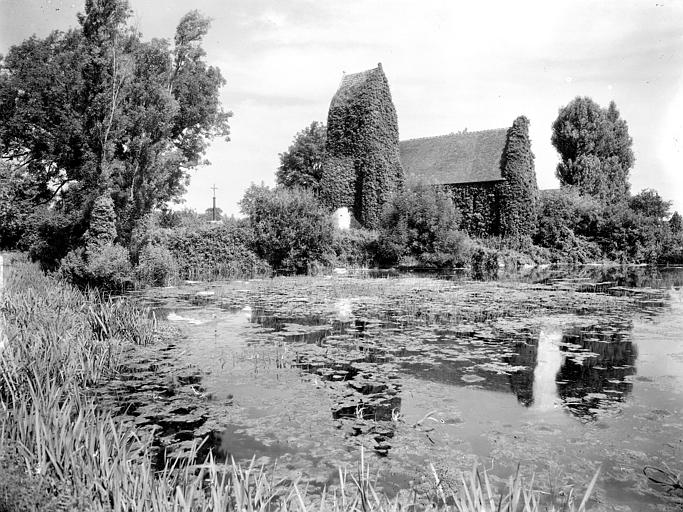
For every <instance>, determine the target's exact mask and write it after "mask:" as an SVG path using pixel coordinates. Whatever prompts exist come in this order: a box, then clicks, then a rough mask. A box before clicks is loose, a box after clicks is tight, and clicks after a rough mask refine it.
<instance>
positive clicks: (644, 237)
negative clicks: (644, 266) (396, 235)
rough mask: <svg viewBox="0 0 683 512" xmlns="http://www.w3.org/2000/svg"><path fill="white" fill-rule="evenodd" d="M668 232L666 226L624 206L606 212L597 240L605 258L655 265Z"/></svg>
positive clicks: (600, 224)
mask: <svg viewBox="0 0 683 512" xmlns="http://www.w3.org/2000/svg"><path fill="white" fill-rule="evenodd" d="M669 233H670V231H669V229H668V226H666V225H665V224H664V223H663V222H661V221H658V220H657V219H655V218H653V217H646V216H644V215H642V214H640V213H638V212H635V211H633V210H631V209H630V208H628V207H626V206H625V205H624V204H619V205H614V206H612V207H610V208H608V209H607V210H606V211H605V214H604V216H603V218H602V219H600V222H599V225H598V227H597V236H596V241H597V242H598V244H599V245H600V247H601V249H602V251H603V254H604V255H605V257H607V258H608V259H610V260H612V261H619V262H624V263H657V262H658V260H659V258H660V256H661V254H662V253H663V251H664V249H665V247H664V244H665V243H666V242H667V240H668V234H669Z"/></svg>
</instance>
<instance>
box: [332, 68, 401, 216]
mask: <svg viewBox="0 0 683 512" xmlns="http://www.w3.org/2000/svg"><path fill="white" fill-rule="evenodd" d="M339 159H343V160H341V161H340V160H339ZM350 162H353V172H349V171H350V167H349V165H350ZM323 168H324V169H329V170H328V172H327V180H326V179H325V177H323V180H324V181H326V185H323V186H322V189H323V190H324V189H325V187H327V190H329V191H330V192H329V195H330V197H331V198H332V199H333V201H337V202H336V203H334V206H346V205H347V204H343V203H344V202H349V203H350V197H349V191H351V190H353V203H352V204H348V205H349V206H352V207H353V213H354V216H355V217H356V219H357V220H358V221H359V222H360V223H361V224H363V225H364V226H366V227H369V228H376V227H377V226H378V225H379V221H380V216H381V212H382V207H383V206H384V204H385V203H386V202H387V200H388V199H389V197H390V196H391V195H392V194H393V193H394V192H395V191H396V190H398V189H400V188H401V187H402V185H403V168H402V167H401V162H400V157H399V146H398V120H397V117H396V109H395V107H394V104H393V101H392V99H391V92H390V90H389V82H388V81H387V78H386V76H385V75H384V72H383V71H382V66H381V65H379V66H378V67H377V68H376V69H372V70H369V71H365V72H363V73H359V74H356V75H349V76H348V77H345V78H344V80H343V81H342V84H341V86H340V88H339V90H338V91H337V94H336V95H335V97H334V98H333V100H332V104H331V105H330V111H329V114H328V118H327V156H326V162H325V163H324V164H323ZM323 174H324V175H325V170H324V171H323ZM324 194H326V192H321V195H324Z"/></svg>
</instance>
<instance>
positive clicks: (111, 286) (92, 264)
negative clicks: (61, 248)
mask: <svg viewBox="0 0 683 512" xmlns="http://www.w3.org/2000/svg"><path fill="white" fill-rule="evenodd" d="M59 275H60V277H62V278H64V279H66V280H68V281H69V282H70V283H72V284H73V285H75V286H78V287H79V288H85V287H91V288H99V289H101V290H104V291H122V290H125V289H127V288H130V286H131V285H132V282H133V281H132V266H131V263H130V258H129V256H128V250H127V249H126V248H125V247H122V246H120V245H117V244H109V245H102V246H98V248H97V250H96V251H88V250H85V249H83V248H78V249H74V250H73V251H69V253H68V254H67V255H66V256H65V257H64V258H63V259H62V261H61V263H60V267H59Z"/></svg>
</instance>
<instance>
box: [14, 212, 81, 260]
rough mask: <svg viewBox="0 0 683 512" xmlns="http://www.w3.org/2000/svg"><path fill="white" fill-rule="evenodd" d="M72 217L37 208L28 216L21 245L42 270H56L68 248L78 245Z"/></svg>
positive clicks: (78, 239)
mask: <svg viewBox="0 0 683 512" xmlns="http://www.w3.org/2000/svg"><path fill="white" fill-rule="evenodd" d="M74 226H75V220H74V216H73V215H68V214H64V213H63V212H61V211H56V210H51V209H49V208H47V207H39V208H36V210H35V211H34V212H33V213H32V214H31V215H30V216H29V218H28V221H27V227H26V232H25V233H24V238H23V240H22V245H23V246H25V247H28V253H29V256H30V257H31V259H32V260H33V261H38V262H40V266H41V267H42V268H43V270H56V269H57V268H58V267H59V262H60V260H61V259H62V258H63V257H64V256H66V254H67V253H68V252H69V248H70V247H72V246H74V245H76V244H77V243H79V241H80V238H79V237H77V236H76V235H74V230H75V229H78V228H75V227H74Z"/></svg>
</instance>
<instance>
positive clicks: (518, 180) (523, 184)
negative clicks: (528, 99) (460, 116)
mask: <svg viewBox="0 0 683 512" xmlns="http://www.w3.org/2000/svg"><path fill="white" fill-rule="evenodd" d="M501 171H502V173H501V174H502V177H503V178H505V182H503V183H502V184H501V185H500V219H499V234H500V235H501V236H503V237H508V238H512V237H525V236H530V235H532V234H533V233H534V231H535V229H536V221H537V211H536V208H537V202H538V185H537V184H536V172H535V170H534V154H533V153H532V152H531V141H530V140H529V120H528V119H527V118H526V117H524V116H520V117H518V118H517V119H515V121H514V122H513V123H512V127H511V128H510V129H509V130H508V133H507V140H506V142H505V149H504V151H503V159H502V163H501Z"/></svg>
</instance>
